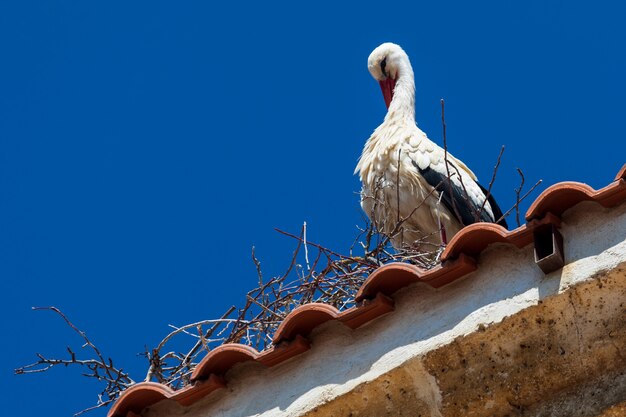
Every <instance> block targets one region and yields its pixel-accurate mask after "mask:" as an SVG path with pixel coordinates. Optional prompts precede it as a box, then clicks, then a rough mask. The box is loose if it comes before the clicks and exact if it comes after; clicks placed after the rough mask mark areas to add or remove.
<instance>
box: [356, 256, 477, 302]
mask: <svg viewBox="0 0 626 417" xmlns="http://www.w3.org/2000/svg"><path fill="white" fill-rule="evenodd" d="M475 269H476V262H475V261H474V260H473V259H472V258H470V257H468V256H464V255H463V254H461V256H459V259H455V260H453V261H450V262H447V263H446V264H445V265H443V266H442V265H437V266H436V267H434V268H432V269H429V270H425V269H422V268H420V267H418V266H415V265H411V264H406V263H392V264H387V265H384V266H382V267H380V268H378V269H377V270H376V271H374V272H372V274H371V275H370V276H369V277H368V278H367V279H366V280H365V282H364V283H363V285H362V286H361V288H360V289H359V292H358V293H357V295H356V301H361V300H365V299H368V298H372V297H374V296H376V295H377V294H380V293H382V294H385V295H386V296H391V295H392V294H393V293H395V292H396V291H398V290H400V289H402V288H404V287H406V286H408V285H411V284H414V283H416V282H424V283H426V284H428V285H430V286H431V287H434V288H439V287H441V286H443V285H446V284H448V283H450V282H452V281H454V280H455V279H457V278H460V277H462V276H463V275H465V274H468V273H470V272H472V271H473V270H475Z"/></svg>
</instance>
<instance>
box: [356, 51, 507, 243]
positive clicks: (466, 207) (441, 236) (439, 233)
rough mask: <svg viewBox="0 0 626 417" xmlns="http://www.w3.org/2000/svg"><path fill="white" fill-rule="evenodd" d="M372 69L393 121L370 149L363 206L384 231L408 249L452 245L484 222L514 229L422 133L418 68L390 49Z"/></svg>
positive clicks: (460, 166) (361, 170) (363, 173)
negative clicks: (417, 109)
mask: <svg viewBox="0 0 626 417" xmlns="http://www.w3.org/2000/svg"><path fill="white" fill-rule="evenodd" d="M367 67H368V70H369V72H370V74H371V75H372V76H373V77H374V79H376V80H377V81H378V82H379V83H380V87H381V89H382V92H383V97H384V99H385V104H386V106H387V115H386V116H385V119H384V121H383V123H382V124H381V125H380V126H378V128H376V130H375V131H374V133H372V135H371V136H370V138H369V139H368V140H367V142H366V143H365V147H364V149H363V153H362V154H361V157H360V158H359V162H358V164H357V166H356V169H355V171H354V172H355V174H357V173H358V174H359V175H360V177H361V182H362V184H363V190H362V193H361V207H362V208H363V210H364V211H365V213H366V214H367V215H368V216H369V218H370V220H371V221H372V222H374V223H375V224H376V225H377V227H378V229H379V231H381V232H382V233H384V234H386V235H388V236H390V238H391V242H392V244H393V246H394V247H395V248H396V249H401V248H406V247H413V248H416V247H420V246H421V245H424V244H432V245H436V246H439V245H445V244H447V242H448V239H451V238H452V236H454V235H455V234H456V233H457V232H459V230H461V229H462V228H463V226H466V225H468V224H471V223H475V222H478V221H483V222H497V223H498V224H500V225H501V226H504V227H505V228H506V227H508V226H507V224H506V221H505V220H504V218H502V211H501V210H500V208H499V207H498V205H497V203H496V201H495V199H494V198H493V196H492V195H491V193H489V192H488V191H487V190H486V189H485V188H484V187H482V186H481V185H480V184H479V183H478V182H477V179H476V175H474V173H473V172H472V171H471V170H470V169H469V168H468V167H467V166H466V165H465V164H464V163H463V162H461V161H460V160H459V159H457V158H455V157H454V156H452V155H451V154H450V153H449V152H446V151H445V150H444V149H442V148H441V147H440V146H438V145H437V144H435V143H434V142H433V141H431V140H430V139H428V137H427V136H426V134H425V133H424V132H423V131H422V130H420V129H419V128H418V127H417V125H416V123H415V81H414V78H413V68H412V67H411V63H410V61H409V57H408V56H407V54H406V53H405V52H404V50H402V48H400V46H398V45H396V44H393V43H383V44H382V45H380V46H379V47H377V48H376V49H374V51H373V52H372V53H371V54H370V56H369V58H368V61H367ZM446 160H447V161H448V164H447V166H446ZM485 200H486V201H485ZM399 224H401V227H398V225H399Z"/></svg>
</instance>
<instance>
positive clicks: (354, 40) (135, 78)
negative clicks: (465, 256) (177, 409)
mask: <svg viewBox="0 0 626 417" xmlns="http://www.w3.org/2000/svg"><path fill="white" fill-rule="evenodd" d="M224 3H225V2H224ZM407 3H408V4H404V2H391V3H389V2H387V3H385V2H380V1H378V2H372V3H369V4H367V3H365V2H354V3H353V4H351V5H342V4H340V2H336V1H332V2H325V1H321V2H320V1H315V2H308V3H302V2H300V3H297V2H296V3H294V2H287V3H285V4H282V5H274V4H272V3H271V2H251V3H250V4H243V3H234V2H232V3H231V4H229V5H226V4H223V3H222V2H170V3H169V4H166V3H164V2H155V1H150V2H104V3H103V2H101V3H100V4H98V5H95V4H94V3H93V2H79V1H73V2H68V1H58V2H29V1H14V2H8V1H6V2H2V4H1V5H0V38H1V39H2V41H1V42H0V54H1V59H2V64H1V65H0V158H1V159H0V222H1V223H0V224H1V229H0V276H1V280H2V281H1V282H2V290H1V294H2V295H1V296H2V300H1V301H2V302H1V303H0V309H1V310H0V312H1V314H0V317H2V322H3V323H2V340H3V343H2V347H1V349H2V354H1V355H0V361H1V364H2V367H1V369H2V377H1V378H0V384H1V385H0V390H1V392H3V410H4V411H3V413H4V414H5V415H11V416H13V417H21V416H29V417H30V416H35V415H41V414H46V415H48V414H49V415H55V416H70V415H71V414H72V413H73V412H76V411H79V410H81V409H83V408H86V407H88V406H90V405H92V404H94V402H95V400H96V393H97V392H99V385H98V384H96V383H94V382H91V381H88V380H86V379H84V378H82V377H80V376H79V373H78V370H72V369H56V370H53V371H52V372H49V373H46V374H41V375H38V376H32V375H31V376H13V375H12V373H13V369H14V368H15V367H17V366H19V365H23V364H26V363H29V362H31V361H33V360H34V359H35V356H34V354H35V352H41V353H44V354H46V355H49V356H55V355H56V356H61V355H63V353H64V349H65V346H66V345H67V344H70V345H72V346H74V347H75V348H76V349H78V345H79V344H80V340H79V339H77V338H76V337H75V335H74V334H72V333H71V331H70V330H69V329H68V328H67V327H66V326H65V325H64V323H62V322H61V320H60V319H59V318H58V317H56V316H54V315H53V314H52V313H46V312H31V311H30V307H31V306H38V305H55V306H57V307H60V308H62V309H63V310H64V311H65V312H66V313H67V314H68V315H69V316H70V318H72V319H73V320H74V322H75V323H76V324H77V325H78V326H80V327H81V328H82V329H84V330H86V331H87V333H88V335H89V336H90V337H91V338H92V339H93V340H94V341H95V342H96V343H97V344H98V345H99V346H100V347H101V349H102V350H103V351H104V352H105V354H106V355H108V356H111V357H113V358H114V359H115V360H116V362H117V364H118V365H119V366H122V367H124V368H125V369H127V370H129V371H130V372H131V374H132V375H133V376H134V378H136V379H141V378H142V376H143V375H144V372H145V368H146V364H145V362H144V361H143V359H142V358H139V357H137V356H136V354H137V353H138V352H140V351H143V349H144V346H145V345H147V346H153V345H155V344H156V343H157V342H158V341H159V340H160V339H161V338H162V337H163V336H164V335H165V334H166V333H167V332H168V328H167V324H169V323H172V324H185V323H189V322H193V321H197V320H200V319H205V318H215V317H217V316H219V315H220V314H221V313H222V312H223V311H224V310H225V309H226V308H227V307H228V306H230V305H231V304H240V303H241V301H242V300H243V296H244V293H245V291H247V290H248V289H250V288H252V287H253V286H254V285H255V282H256V274H255V270H254V265H253V264H252V262H251V261H250V248H251V246H252V245H256V247H257V253H258V255H259V257H260V258H261V262H262V266H263V269H264V271H265V274H266V275H274V274H278V273H280V272H282V268H283V267H284V266H285V265H286V263H287V262H288V257H289V256H290V254H291V250H292V246H293V242H292V241H290V240H288V239H287V238H285V237H283V236H281V235H278V234H277V233H276V232H274V231H273V228H274V227H279V228H282V229H286V230H290V231H297V230H299V228H300V226H301V224H302V222H303V221H305V220H306V221H307V222H308V224H309V239H311V240H314V241H317V242H320V243H323V244H325V245H326V246H329V247H332V248H334V249H336V250H338V251H343V250H345V249H347V248H348V246H349V245H350V243H351V242H352V239H353V238H354V236H355V231H356V229H355V225H356V224H357V223H359V222H360V218H361V213H360V208H359V204H358V196H357V195H356V194H355V192H357V191H358V190H359V182H358V180H357V178H356V177H354V176H353V174H352V172H353V169H354V166H355V164H356V160H357V157H358V155H359V154H360V152H361V149H362V146H363V144H364V142H365V140H366V139H367V138H368V137H369V135H370V133H371V132H372V130H373V129H374V128H375V127H376V126H377V125H378V124H379V123H380V122H381V121H382V118H383V117H384V114H385V106H384V102H383V99H382V95H381V93H380V90H379V87H378V85H377V83H376V82H375V81H374V80H373V79H372V78H371V77H370V75H369V73H368V72H367V69H366V59H367V56H368V54H369V53H370V51H371V50H372V49H373V48H374V47H376V46H377V45H378V44H380V43H382V42H385V41H393V42H396V43H399V44H400V45H402V46H403V48H404V49H405V50H406V51H407V53H408V54H409V56H410V57H411V59H412V62H413V66H414V69H415V75H416V85H417V104H416V107H417V119H418V123H419V125H420V127H421V128H422V129H423V130H425V131H426V132H427V133H428V134H429V136H430V137H431V138H432V139H434V140H436V141H439V142H440V140H441V122H440V105H439V100H440V99H441V98H445V100H446V121H447V124H448V141H449V148H450V150H451V152H452V153H453V154H455V156H457V157H459V158H461V159H463V160H464V161H465V162H467V163H468V165H470V166H471V167H472V168H473V170H474V171H475V172H476V173H477V174H478V176H479V178H480V179H482V181H483V182H484V183H488V182H489V177H490V175H491V171H492V168H493V165H494V162H495V159H496V156H497V154H498V151H499V149H500V146H501V145H503V144H504V145H506V147H507V148H506V152H505V155H504V159H503V162H502V166H501V168H500V172H499V177H498V180H497V182H496V186H495V189H494V193H495V195H496V197H497V198H498V200H499V201H500V205H501V206H502V207H503V208H504V209H506V208H508V207H510V206H511V205H512V203H513V200H514V192H513V188H514V187H515V186H517V182H518V181H517V174H516V172H515V167H521V168H522V169H523V170H524V172H525V173H526V176H527V179H528V182H534V181H536V180H537V179H539V178H542V179H543V180H544V186H542V187H541V190H543V189H545V186H547V185H551V184H554V183H556V182H559V181H564V180H576V181H581V182H587V183H589V184H590V185H592V186H594V187H601V186H604V185H606V184H608V183H609V181H611V180H612V178H613V176H614V175H615V173H616V172H617V170H618V169H619V168H620V167H621V165H622V164H623V163H624V162H626V76H625V74H626V53H624V51H625V47H626V45H625V43H626V25H624V19H625V18H626V9H625V8H624V7H625V6H622V5H621V4H622V2H617V1H614V2H596V3H594V4H593V5H590V4H588V2H576V1H559V2H554V1H552V2H545V1H525V2H520V3H519V4H518V5H512V4H510V3H511V2H501V1H492V2H481V4H478V3H477V2H434V1H427V2H426V1H423V2H407ZM504 3H509V4H504ZM537 195H538V193H535V194H534V196H533V197H536V196H537ZM527 206H528V203H527V204H524V208H526V207H527ZM510 223H511V224H513V223H514V221H513V220H511V221H510ZM105 412H106V410H101V411H98V412H96V413H93V414H92V415H93V416H102V415H104V414H105Z"/></svg>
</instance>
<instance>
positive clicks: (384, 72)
mask: <svg viewBox="0 0 626 417" xmlns="http://www.w3.org/2000/svg"><path fill="white" fill-rule="evenodd" d="M386 67H387V57H385V59H383V60H382V61H381V62H380V69H381V70H382V71H383V75H384V76H385V77H389V74H387V71H386V70H385V68H386Z"/></svg>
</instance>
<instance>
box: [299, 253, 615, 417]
mask: <svg viewBox="0 0 626 417" xmlns="http://www.w3.org/2000/svg"><path fill="white" fill-rule="evenodd" d="M623 401H626V263H625V264H623V265H621V266H619V267H618V268H616V269H614V270H613V271H611V272H608V273H602V274H600V275H599V276H598V277H596V278H595V279H594V280H593V281H591V282H586V283H582V284H579V285H577V286H575V287H573V288H571V289H569V290H568V291H566V292H564V293H561V294H559V295H555V296H551V297H548V298H546V299H545V300H543V301H542V302H541V303H540V304H538V305H537V306H534V307H530V308H527V309H525V310H523V311H521V312H519V313H517V314H515V315H513V316H511V317H508V318H506V319H505V320H503V321H501V322H500V323H498V324H494V325H491V326H488V327H486V328H481V329H480V330H479V331H477V332H475V333H472V334H470V335H467V336H464V337H459V338H457V339H455V340H454V341H453V342H452V343H450V344H448V345H445V346H442V347H440V348H438V349H435V350H433V351H431V352H429V353H427V354H425V355H424V356H422V357H418V358H414V359H411V360H410V361H408V362H407V363H406V364H404V365H402V366H400V367H398V368H396V369H394V370H392V371H391V372H388V373H386V374H384V375H382V376H380V377H378V378H377V379H375V380H374V381H370V382H367V383H364V384H361V385H360V386H358V387H357V388H355V389H354V390H353V391H352V392H350V393H348V394H346V395H343V396H341V397H339V398H337V399H335V400H334V401H331V402H329V403H326V404H325V405H322V406H320V407H318V408H316V409H314V410H313V411H312V412H310V413H308V414H306V416H307V417H321V416H335V417H342V416H345V417H348V416H372V417H374V416H424V417H426V416H432V417H435V416H450V417H455V416H546V417H549V416H553V417H559V416H580V417H585V416H599V415H607V416H610V415H612V414H611V413H617V414H615V415H622V416H623V415H626V413H623V414H619V413H620V412H622V411H626V409H625V408H624V405H623V404H622V406H621V407H619V406H618V407H614V408H613V409H612V410H609V409H610V408H611V407H613V406H615V405H617V404H619V403H621V402H623ZM605 411H606V414H603V413H604V412H605Z"/></svg>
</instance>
